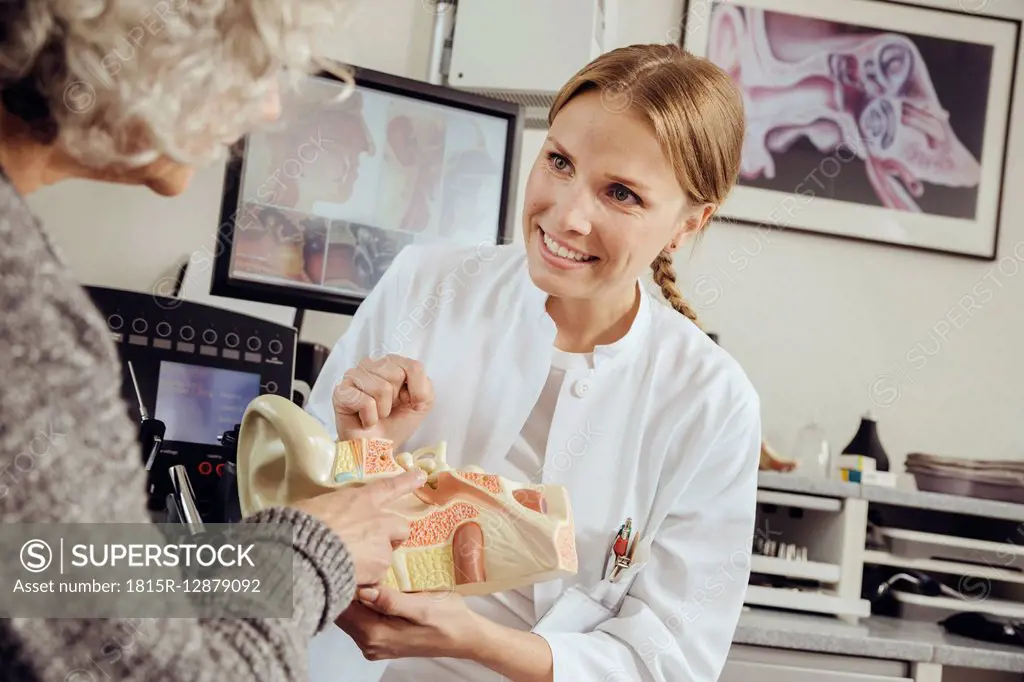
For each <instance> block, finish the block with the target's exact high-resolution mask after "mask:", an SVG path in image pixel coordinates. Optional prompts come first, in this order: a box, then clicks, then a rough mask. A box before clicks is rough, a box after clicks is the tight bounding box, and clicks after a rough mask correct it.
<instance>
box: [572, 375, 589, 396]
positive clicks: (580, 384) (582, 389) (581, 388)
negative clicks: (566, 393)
mask: <svg viewBox="0 0 1024 682" xmlns="http://www.w3.org/2000/svg"><path fill="white" fill-rule="evenodd" d="M589 391H590V382H589V381H587V380H586V379H580V380H579V381H577V382H576V383H575V384H573V385H572V394H573V395H574V396H576V397H577V398H582V397H583V396H585V395H586V394H587V393H588V392H589Z"/></svg>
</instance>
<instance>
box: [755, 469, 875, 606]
mask: <svg viewBox="0 0 1024 682" xmlns="http://www.w3.org/2000/svg"><path fill="white" fill-rule="evenodd" d="M757 502H758V513H757V534H758V535H759V536H760V537H761V539H765V540H771V541H774V542H778V543H789V544H795V545H798V546H802V547H806V548H807V552H808V554H807V560H791V559H785V558H780V557H773V556H764V555H760V554H754V555H753V556H752V559H751V572H752V573H753V574H755V579H756V577H757V575H756V574H759V575H760V576H766V577H767V576H771V577H772V578H778V579H783V580H782V581H781V582H783V583H784V585H783V586H770V585H758V584H752V585H750V586H748V588H747V596H746V604H748V605H750V606H761V607H772V608H781V609H790V610H797V611H806V612H811V613H822V614H828V615H834V616H837V617H839V618H841V619H843V620H848V621H856V620H857V619H858V618H863V617H867V616H869V615H871V608H870V603H869V602H867V601H866V600H864V599H861V597H860V593H861V581H862V579H863V553H864V542H865V537H866V530H867V502H866V501H864V500H861V499H856V498H844V497H839V496H834V495H828V494H813V493H802V492H794V491H790V490H771V489H766V488H761V489H759V490H758V493H757ZM785 579H788V580H785ZM793 580H797V581H807V582H806V584H798V585H792V584H791V581H793Z"/></svg>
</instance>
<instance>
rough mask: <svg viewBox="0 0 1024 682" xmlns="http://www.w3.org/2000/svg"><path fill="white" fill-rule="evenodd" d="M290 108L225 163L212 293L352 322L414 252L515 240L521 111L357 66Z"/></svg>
mask: <svg viewBox="0 0 1024 682" xmlns="http://www.w3.org/2000/svg"><path fill="white" fill-rule="evenodd" d="M352 71H353V72H354V75H355V83H356V85H355V89H354V90H353V91H352V92H351V93H350V94H349V95H348V96H346V97H344V98H340V99H339V98H338V95H339V94H340V93H342V92H344V88H345V87H346V84H345V83H344V82H343V81H341V80H339V79H337V78H336V77H335V76H332V75H329V74H327V73H321V74H317V75H314V76H309V77H304V80H303V82H302V83H301V85H300V86H299V87H298V88H297V89H295V90H292V89H286V90H285V92H284V94H283V96H282V117H281V120H280V121H279V122H278V123H277V124H275V125H274V126H272V127H271V128H270V129H268V130H263V131H260V132H258V133H253V134H251V135H249V136H247V137H246V138H245V139H244V140H242V141H241V142H240V143H239V149H238V153H237V154H236V155H234V157H233V158H232V160H231V161H229V163H228V167H227V171H226V175H225V185H224V194H223V200H222V205H221V221H220V226H219V228H218V234H217V238H218V242H217V249H216V253H215V259H214V272H213V277H212V278H211V288H210V293H211V294H214V295H217V296H227V297H232V298H239V299H247V300H252V301H261V302H264V303H273V304H277V305H283V306H289V307H294V308H298V309H300V310H324V311H328V312H335V313H341V314H352V313H354V312H355V310H356V308H357V307H358V306H359V304H360V303H361V302H362V300H363V299H364V298H365V297H366V296H367V295H368V294H369V292H370V291H371V290H372V289H373V287H374V286H375V285H376V284H377V282H378V281H379V280H380V278H381V276H382V275H383V274H384V272H385V271H386V270H387V268H388V267H389V266H390V264H391V262H392V260H393V259H394V257H395V255H396V254H397V253H398V252H399V251H400V250H401V249H403V248H405V247H406V246H407V245H409V244H414V243H436V242H443V243H449V244H452V245H462V246H474V245H482V244H502V243H508V242H511V241H512V234H513V232H512V230H513V229H514V227H513V221H514V216H513V214H514V212H515V197H514V191H515V187H516V184H517V182H518V157H519V151H520V139H521V136H522V129H523V114H522V110H521V108H520V106H519V105H518V104H512V103H509V102H504V101H499V100H495V99H491V98H487V97H483V96H480V95H477V94H474V93H469V92H463V91H459V90H453V89H451V88H447V87H443V86H439V85H433V84H429V83H423V82H420V81H414V80H411V79H407V78H401V77H397V76H393V75H389V74H383V73H379V72H376V71H372V70H369V69H362V68H354V69H352Z"/></svg>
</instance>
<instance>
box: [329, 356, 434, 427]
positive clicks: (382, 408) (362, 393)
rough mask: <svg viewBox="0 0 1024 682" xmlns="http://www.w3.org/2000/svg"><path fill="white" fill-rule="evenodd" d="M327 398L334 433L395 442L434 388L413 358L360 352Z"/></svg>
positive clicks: (430, 402)
mask: <svg viewBox="0 0 1024 682" xmlns="http://www.w3.org/2000/svg"><path fill="white" fill-rule="evenodd" d="M332 401H333V403H334V415H335V422H336V424H337V427H338V437H339V438H342V439H349V438H389V439H390V440H393V441H394V445H395V447H400V446H401V444H402V443H403V442H406V440H408V439H409V437H410V436H412V435H413V433H414V432H415V431H416V429H417V428H418V427H419V426H420V423H421V422H422V421H423V419H424V418H425V417H426V416H427V413H429V412H430V409H431V408H433V406H434V387H433V384H431V382H430V379H429V378H428V377H427V373H426V371H425V370H424V369H423V365H422V364H421V363H420V361H419V360H415V359H412V358H409V357H403V356H401V355H385V356H383V357H380V358H377V359H374V358H372V357H366V358H364V359H362V360H360V361H359V364H358V365H357V366H355V367H353V368H352V369H350V370H349V371H348V372H346V373H345V376H344V378H342V380H341V382H340V383H339V384H338V385H337V386H335V388H334V395H333V396H332Z"/></svg>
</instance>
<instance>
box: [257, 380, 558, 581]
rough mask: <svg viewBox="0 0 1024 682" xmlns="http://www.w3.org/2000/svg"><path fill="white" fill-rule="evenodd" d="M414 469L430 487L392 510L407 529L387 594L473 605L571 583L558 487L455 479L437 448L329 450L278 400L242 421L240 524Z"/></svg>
mask: <svg viewBox="0 0 1024 682" xmlns="http://www.w3.org/2000/svg"><path fill="white" fill-rule="evenodd" d="M412 467H419V468H421V469H423V470H424V471H426V472H427V475H428V479H427V483H426V485H424V486H423V487H422V488H420V489H419V490H417V491H415V492H413V493H409V494H408V495H405V496H403V497H402V498H401V499H399V500H398V501H397V503H396V504H395V505H393V506H392V507H391V510H392V511H394V512H396V513H398V514H400V515H401V516H403V517H405V518H407V519H409V521H410V522H411V528H410V534H409V538H408V539H407V540H406V541H405V542H404V543H403V544H402V545H400V546H399V547H397V548H396V549H395V552H394V555H393V558H392V562H391V569H390V570H389V571H388V574H387V578H386V580H385V584H388V585H390V586H392V587H394V588H396V589H399V590H402V591H403V592H421V591H441V590H444V591H448V590H454V591H456V592H459V593H460V594H464V595H480V594H489V593H492V592H501V591H504V590H511V589H515V588H518V587H522V586H525V585H532V584H534V583H539V582H544V581H547V580H553V579H556V578H561V577H565V576H568V575H573V574H575V573H576V570H577V561H576V543H575V533H574V528H573V521H572V510H571V507H570V504H569V495H568V492H567V491H566V490H565V488H563V487H561V486H552V485H545V486H536V485H530V484H523V483H516V482H513V481H510V480H508V479H505V478H502V477H500V476H494V475H490V474H487V473H485V472H483V471H482V470H480V469H479V468H478V467H471V468H466V469H452V468H451V467H449V466H448V464H447V462H446V461H445V444H444V443H443V442H442V443H440V444H438V445H437V446H434V447H431V448H422V449H420V450H417V451H415V452H411V453H410V452H405V453H400V454H397V455H396V454H395V453H394V452H393V444H392V442H391V441H389V440H383V439H381V440H377V439H362V440H351V441H335V440H334V439H333V438H332V437H331V436H330V435H328V433H327V431H326V430H325V429H324V427H323V426H322V425H321V424H320V422H318V421H317V420H316V419H314V418H313V417H312V416H310V415H309V414H307V413H306V412H305V411H304V410H303V409H302V408H300V407H299V406H298V405H296V404H294V403H292V402H291V401H289V400H287V399H286V398H282V397H280V396H274V395H264V396H260V397H259V398H257V399H256V400H254V401H253V402H252V403H250V404H249V406H248V408H247V409H246V412H245V416H244V417H243V418H242V426H241V430H240V432H239V438H238V495H239V501H240V502H241V510H242V514H243V515H245V516H248V515H250V514H253V513H255V512H257V511H259V510H261V509H266V508H268V507H274V506H287V505H289V504H293V503H295V502H297V501H300V500H304V499H308V498H311V497H315V496H317V495H321V494H323V493H326V492H330V491H331V490H334V489H337V488H342V487H346V486H357V485H363V484H364V483H366V482H369V481H371V480H373V479H376V478H380V477H385V476H395V475H398V474H400V473H402V472H403V471H405V470H407V469H411V468H412Z"/></svg>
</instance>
